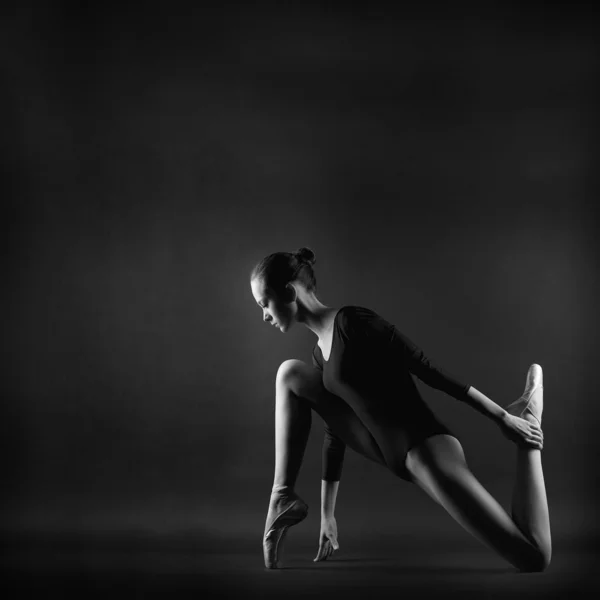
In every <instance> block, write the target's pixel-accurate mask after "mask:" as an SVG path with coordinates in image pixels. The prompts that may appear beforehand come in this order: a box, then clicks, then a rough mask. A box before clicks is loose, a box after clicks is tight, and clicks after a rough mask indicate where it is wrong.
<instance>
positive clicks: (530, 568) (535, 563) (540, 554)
mask: <svg viewBox="0 0 600 600" xmlns="http://www.w3.org/2000/svg"><path fill="white" fill-rule="evenodd" d="M551 559H552V550H551V549H550V548H542V549H538V551H537V552H536V553H535V556H534V557H533V559H532V560H530V561H529V562H528V563H527V564H525V565H523V566H522V567H521V569H520V570H521V571H522V572H524V573H543V572H544V571H545V570H546V569H547V568H548V567H549V566H550V561H551Z"/></svg>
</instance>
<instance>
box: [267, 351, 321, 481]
mask: <svg viewBox="0 0 600 600" xmlns="http://www.w3.org/2000/svg"><path fill="white" fill-rule="evenodd" d="M293 373H294V371H293V365H290V361H285V362H284V363H283V364H282V365H281V367H280V368H279V371H278V372H277V378H276V381H275V475H274V478H273V491H277V490H281V489H287V490H289V491H293V490H294V486H295V485H296V480H297V479H298V473H299V472H300V466H301V465H302V459H303V458H304V451H305V450H306V442H307V441H308V436H309V434H310V427H311V423H312V411H311V406H310V403H309V402H307V401H306V400H305V399H304V398H302V397H300V396H298V395H297V394H296V393H295V392H294V391H292V387H293V384H292V381H293V380H292V378H293Z"/></svg>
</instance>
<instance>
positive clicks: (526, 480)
mask: <svg viewBox="0 0 600 600" xmlns="http://www.w3.org/2000/svg"><path fill="white" fill-rule="evenodd" d="M543 406H544V381H543V373H542V367H541V366H540V365H538V364H536V363H534V364H532V365H531V366H530V367H529V370H528V372H527V381H526V384H525V391H524V393H523V395H522V396H521V397H520V398H519V399H518V400H517V401H515V402H513V403H512V404H511V405H510V406H508V407H507V409H506V410H507V411H508V412H509V413H511V414H514V415H516V416H518V417H521V418H522V419H527V420H528V421H530V422H532V423H535V424H537V425H541V423H542V412H543ZM512 517H513V519H514V521H515V523H516V524H517V526H518V527H519V529H520V530H521V531H522V532H523V534H524V535H525V536H526V537H527V538H528V539H529V540H530V541H531V542H532V543H534V544H535V545H536V546H538V547H540V548H543V549H544V552H545V553H546V554H547V555H548V557H549V556H550V554H551V551H552V550H551V548H552V541H551V534H550V515H549V511H548V500H547V498H546V486H545V485H544V473H543V471H542V453H541V451H540V450H538V449H536V448H525V447H520V446H519V447H517V475H516V481H515V487H514V490H513V498H512Z"/></svg>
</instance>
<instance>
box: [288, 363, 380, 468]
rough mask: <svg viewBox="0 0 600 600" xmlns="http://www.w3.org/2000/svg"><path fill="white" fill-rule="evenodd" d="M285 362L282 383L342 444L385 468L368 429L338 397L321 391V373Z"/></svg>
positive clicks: (310, 367)
mask: <svg viewBox="0 0 600 600" xmlns="http://www.w3.org/2000/svg"><path fill="white" fill-rule="evenodd" d="M286 362H287V373H288V376H287V377H286V380H287V381H288V385H289V386H290V388H291V389H292V391H293V392H294V393H295V394H296V395H298V396H300V397H302V398H304V399H306V400H307V401H308V402H309V403H310V406H311V408H312V409H313V410H314V411H315V412H316V413H317V414H318V415H319V416H320V417H321V418H322V419H323V421H325V423H327V425H329V427H330V428H331V430H332V431H333V432H334V433H335V434H336V435H337V436H338V437H339V438H340V439H341V440H342V441H343V442H344V443H345V444H346V445H348V446H349V447H350V448H352V449H353V450H355V451H356V452H358V453H359V454H362V455H363V456H365V457H366V458H369V459H371V460H373V461H375V462H378V463H380V464H382V465H385V461H384V459H383V455H382V454H381V450H380V449H379V446H378V445H377V442H376V441H375V438H374V437H373V436H372V435H371V432H370V431H369V429H368V428H367V427H366V425H365V424H364V423H363V422H362V421H361V420H360V418H359V417H358V416H357V415H356V413H355V412H354V411H353V410H352V408H351V407H350V406H349V405H348V404H347V403H346V402H345V401H344V400H343V399H342V398H340V397H339V396H336V395H335V394H332V393H331V392H329V391H328V390H327V389H326V388H325V386H324V385H323V376H322V374H321V372H320V371H319V370H318V369H316V368H315V367H313V366H312V365H309V364H307V363H305V362H303V361H301V360H293V361H286ZM290 375H291V376H290Z"/></svg>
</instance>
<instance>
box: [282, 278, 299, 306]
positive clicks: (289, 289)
mask: <svg viewBox="0 0 600 600" xmlns="http://www.w3.org/2000/svg"><path fill="white" fill-rule="evenodd" d="M285 296H286V298H285V302H286V304H291V303H292V302H295V301H296V298H297V297H298V291H297V290H296V288H295V287H294V286H293V285H292V284H291V283H286V285H285Z"/></svg>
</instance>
